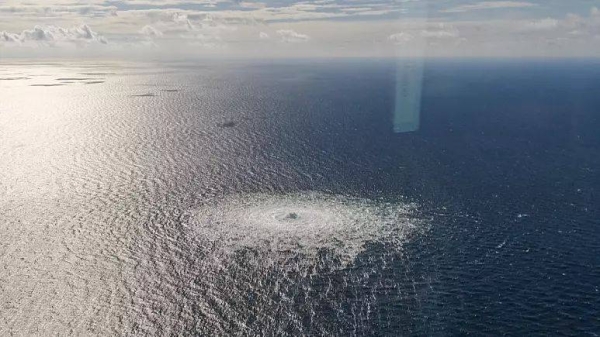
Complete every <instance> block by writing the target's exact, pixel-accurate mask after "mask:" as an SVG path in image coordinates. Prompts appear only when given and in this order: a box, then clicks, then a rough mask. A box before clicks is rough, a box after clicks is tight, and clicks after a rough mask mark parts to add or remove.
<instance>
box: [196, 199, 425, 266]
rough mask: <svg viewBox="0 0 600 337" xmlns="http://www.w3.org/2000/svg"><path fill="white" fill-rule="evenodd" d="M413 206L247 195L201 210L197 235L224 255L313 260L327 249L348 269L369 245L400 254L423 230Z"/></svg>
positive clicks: (199, 211)
mask: <svg viewBox="0 0 600 337" xmlns="http://www.w3.org/2000/svg"><path fill="white" fill-rule="evenodd" d="M416 210H417V207H416V205H414V204H410V203H388V202H380V201H373V200H367V199H359V198H350V197H345V196H339V195H329V194H323V193H299V194H286V195H271V194H245V195H236V196H229V197H226V198H223V199H222V200H218V201H216V202H214V203H211V204H206V205H204V206H202V207H200V208H199V209H198V210H197V211H196V212H195V215H194V217H193V218H194V232H195V233H196V234H197V235H198V237H199V238H201V239H202V240H208V241H210V242H211V243H212V245H211V247H220V248H221V249H222V250H223V251H224V252H235V251H236V250H238V249H241V248H253V249H259V250H261V251H263V252H264V251H268V252H269V253H272V254H274V255H277V254H279V255H280V256H282V257H283V256H285V257H289V256H290V254H292V255H296V256H297V255H301V256H302V257H304V258H308V259H310V258H313V257H315V256H316V254H317V253H318V252H319V251H320V250H323V249H326V250H328V251H329V252H332V253H334V254H335V255H336V256H337V257H338V258H339V259H340V261H342V263H348V262H351V261H353V260H354V258H355V257H356V256H357V255H358V254H359V253H360V252H362V251H364V249H365V245H366V244H367V243H368V242H381V243H385V244H388V245H389V246H390V247H393V249H400V247H401V246H402V242H403V241H404V239H405V238H406V236H407V234H408V233H410V232H411V231H412V230H413V229H415V228H417V225H418V221H417V220H416V218H415V217H414V216H413V215H414V213H415V212H416Z"/></svg>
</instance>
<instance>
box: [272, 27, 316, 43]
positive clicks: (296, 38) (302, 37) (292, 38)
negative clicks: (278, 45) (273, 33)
mask: <svg viewBox="0 0 600 337" xmlns="http://www.w3.org/2000/svg"><path fill="white" fill-rule="evenodd" d="M277 35H279V37H280V39H281V41H283V42H306V41H308V40H310V37H309V36H308V35H306V34H300V33H297V32H295V31H293V30H291V29H280V30H278V31H277Z"/></svg>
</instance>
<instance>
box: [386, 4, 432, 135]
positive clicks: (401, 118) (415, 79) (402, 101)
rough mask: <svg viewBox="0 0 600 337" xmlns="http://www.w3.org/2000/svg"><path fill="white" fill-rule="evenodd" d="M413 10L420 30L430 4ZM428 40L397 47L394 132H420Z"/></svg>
mask: <svg viewBox="0 0 600 337" xmlns="http://www.w3.org/2000/svg"><path fill="white" fill-rule="evenodd" d="M417 4H418V5H417V6H416V7H413V8H414V9H415V12H416V13H417V14H418V15H419V19H418V20H417V22H416V23H417V27H418V28H423V29H425V28H426V27H425V26H426V24H427V1H421V2H417ZM425 46H426V41H425V37H424V36H422V35H418V34H415V36H414V39H412V40H411V41H410V43H409V44H400V45H399V46H398V50H397V54H398V58H397V63H396V97H395V99H396V103H395V108H394V117H393V125H394V132H396V133H402V132H412V131H417V130H418V129H419V124H420V117H421V92H422V89H423V63H424V60H423V58H424V56H425Z"/></svg>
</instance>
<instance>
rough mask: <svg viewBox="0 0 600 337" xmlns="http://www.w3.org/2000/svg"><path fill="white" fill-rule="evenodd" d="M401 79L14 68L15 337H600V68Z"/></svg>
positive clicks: (7, 325)
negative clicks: (402, 105) (397, 125)
mask: <svg viewBox="0 0 600 337" xmlns="http://www.w3.org/2000/svg"><path fill="white" fill-rule="evenodd" d="M396 66H397V61H395V60H360V59H356V60H279V61H272V62H266V61H264V62H262V61H252V62H250V61H194V62H180V63H170V64H165V63H162V64H157V63H131V62H130V63H127V62H108V61H107V62H95V63H76V62H75V63H66V62H65V63H61V62H47V63H40V62H36V63H33V62H26V61H22V62H21V61H18V62H17V61H3V62H2V63H0V335H2V336H13V335H14V336H32V335H40V336H54V335H60V336H67V335H80V336H93V335H102V336H114V335H121V336H181V335H198V336H228V335H231V336H402V335H406V336H409V335H411V336H450V335H475V336H480V335H509V336H547V335H553V336H575V335H578V336H598V335H600V61H595V60H552V61H548V60H511V61H507V60H462V61H457V60H428V61H426V62H425V65H424V72H423V79H422V98H421V111H420V126H419V129H418V130H417V131H415V132H406V133H394V132H393V125H392V120H393V117H392V114H393V112H394V111H395V107H396V105H397V104H398V102H395V97H396V94H395V92H396V88H397V83H396V79H397V78H398V77H397V76H396V68H397V67H396Z"/></svg>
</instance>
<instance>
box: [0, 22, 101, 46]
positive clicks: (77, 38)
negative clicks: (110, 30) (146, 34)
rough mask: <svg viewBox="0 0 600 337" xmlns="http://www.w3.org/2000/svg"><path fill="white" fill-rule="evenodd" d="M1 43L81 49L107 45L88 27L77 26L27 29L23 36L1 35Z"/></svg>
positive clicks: (22, 33)
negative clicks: (74, 46)
mask: <svg viewBox="0 0 600 337" xmlns="http://www.w3.org/2000/svg"><path fill="white" fill-rule="evenodd" d="M0 37H1V38H0V41H4V42H16V43H18V44H23V45H27V44H33V45H37V46H53V47H57V46H68V45H76V46H79V47H82V46H86V45H88V44H95V43H100V44H106V43H107V41H106V39H105V38H104V37H103V36H100V35H98V33H96V32H95V31H93V30H92V29H91V28H90V27H89V26H88V25H86V24H83V25H81V26H75V27H71V28H62V27H57V26H35V27H34V28H33V29H26V30H24V31H22V32H21V34H14V33H9V32H2V33H0Z"/></svg>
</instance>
